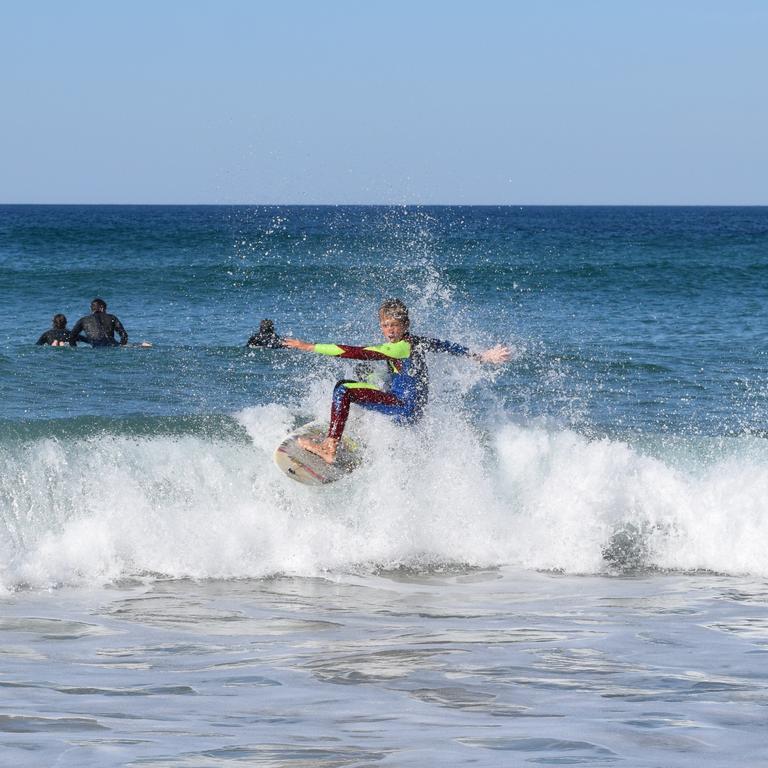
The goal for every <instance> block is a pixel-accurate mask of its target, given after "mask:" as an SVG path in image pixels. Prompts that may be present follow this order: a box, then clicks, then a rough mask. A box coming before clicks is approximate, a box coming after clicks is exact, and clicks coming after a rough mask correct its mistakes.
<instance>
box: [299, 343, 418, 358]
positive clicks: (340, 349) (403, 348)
mask: <svg viewBox="0 0 768 768" xmlns="http://www.w3.org/2000/svg"><path fill="white" fill-rule="evenodd" d="M314 351H315V352H317V354H318V355H330V356H332V357H349V358H352V359H354V360H405V359H406V358H408V357H410V355H411V344H410V342H409V341H406V340H405V339H403V340H402V341H396V342H394V343H393V344H390V343H386V344H372V345H371V346H369V347H352V346H349V345H348V344H315V345H314Z"/></svg>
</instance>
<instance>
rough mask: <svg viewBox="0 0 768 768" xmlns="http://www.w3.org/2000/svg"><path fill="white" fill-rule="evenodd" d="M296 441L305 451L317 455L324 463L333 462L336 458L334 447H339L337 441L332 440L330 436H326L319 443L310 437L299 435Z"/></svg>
mask: <svg viewBox="0 0 768 768" xmlns="http://www.w3.org/2000/svg"><path fill="white" fill-rule="evenodd" d="M298 443H299V445H300V446H301V447H302V448H303V449H304V450H305V451H309V452H310V453H314V454H315V455H316V456H319V457H320V458H321V459H323V461H325V462H326V464H333V461H334V459H335V458H336V449H337V448H338V447H339V441H338V440H334V439H333V438H332V437H326V438H325V440H323V441H322V442H319V443H318V442H316V441H315V440H312V438H310V437H300V438H299V439H298Z"/></svg>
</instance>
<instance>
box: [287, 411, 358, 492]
mask: <svg viewBox="0 0 768 768" xmlns="http://www.w3.org/2000/svg"><path fill="white" fill-rule="evenodd" d="M327 433H328V425H327V424H323V423H322V422H319V421H313V422H311V423H309V424H305V425H304V426H303V427H301V428H299V429H297V430H296V431H295V432H291V434H290V435H288V437H286V438H285V440H283V442H282V443H280V445H278V446H277V448H276V449H275V456H274V458H275V464H277V466H278V467H279V468H280V469H281V470H282V471H283V472H284V473H285V474H286V475H288V477H290V478H291V479H292V480H296V481H297V482H299V483H303V484H304V485H328V484H329V483H335V482H336V481H337V480H341V479H342V478H343V477H347V476H348V475H349V474H350V472H354V470H356V469H357V468H358V467H359V466H360V465H361V464H362V462H363V445H362V443H360V442H359V441H357V440H355V439H354V438H352V437H349V436H347V435H344V437H342V438H341V443H339V449H338V451H337V453H336V460H335V461H334V462H333V464H329V463H328V462H327V461H325V460H324V459H321V458H320V457H319V456H317V455H315V454H314V453H310V452H309V451H307V450H305V449H304V448H302V447H301V446H300V445H299V443H298V439H299V438H300V437H309V438H310V439H313V440H322V439H323V438H324V437H325V436H326V434H327Z"/></svg>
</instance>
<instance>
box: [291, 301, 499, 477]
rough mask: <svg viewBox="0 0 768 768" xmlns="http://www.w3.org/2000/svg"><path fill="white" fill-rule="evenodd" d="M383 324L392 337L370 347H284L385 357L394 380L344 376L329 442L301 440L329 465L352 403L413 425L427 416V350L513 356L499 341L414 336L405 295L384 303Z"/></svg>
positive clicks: (491, 358)
mask: <svg viewBox="0 0 768 768" xmlns="http://www.w3.org/2000/svg"><path fill="white" fill-rule="evenodd" d="M379 326H380V327H381V332H382V333H383V334H384V338H385V339H386V341H385V342H384V344H375V345H371V346H367V347H353V346H349V345H347V344H311V343H309V342H306V341H301V340H300V339H293V338H286V339H283V345H284V346H286V347H290V348H291V349H299V350H302V351H304V352H316V353H317V354H320V355H331V356H333V357H344V358H352V359H354V360H385V361H386V362H387V365H388V366H389V370H390V373H391V380H390V385H389V391H384V390H383V389H381V388H380V387H378V386H376V385H375V384H373V383H370V382H367V381H350V380H342V381H338V382H337V383H336V386H335V387H334V389H333V398H332V401H331V423H330V426H329V427H328V435H327V437H326V438H325V439H324V440H321V441H319V442H318V441H315V440H312V439H310V438H307V437H305V438H300V439H299V445H300V446H301V447H302V448H304V449H305V450H307V451H310V452H311V453H314V454H317V455H318V456H320V457H321V458H323V459H324V460H325V461H326V462H328V463H329V464H332V463H333V461H334V459H335V458H336V450H337V448H338V445H339V441H340V440H341V436H342V434H343V432H344V426H345V425H346V422H347V417H348V415H349V407H350V405H351V404H352V403H356V404H357V405H360V406H362V407H363V408H367V409H369V410H373V411H378V412H379V413H384V414H386V415H388V416H392V417H393V418H394V419H395V420H396V421H398V422H399V423H402V424H413V423H415V422H416V421H418V419H419V418H420V417H421V415H422V413H423V411H424V407H425V406H426V404H427V398H428V396H429V373H428V370H427V363H426V359H425V352H447V353H448V354H450V355H457V356H463V357H471V358H473V359H474V360H477V361H478V362H481V363H493V364H498V363H504V362H506V361H507V360H509V356H510V351H509V349H508V348H507V347H505V346H502V345H500V344H497V345H496V346H495V347H491V348H490V349H487V350H485V351H484V352H470V350H469V349H468V348H467V347H464V346H461V345H460V344H454V343H453V342H450V341H441V340H439V339H430V338H425V337H423V336H412V335H411V333H410V319H409V317H408V308H407V307H406V305H405V304H404V303H403V302H402V301H400V299H387V300H386V301H385V302H384V303H383V304H382V305H381V307H379Z"/></svg>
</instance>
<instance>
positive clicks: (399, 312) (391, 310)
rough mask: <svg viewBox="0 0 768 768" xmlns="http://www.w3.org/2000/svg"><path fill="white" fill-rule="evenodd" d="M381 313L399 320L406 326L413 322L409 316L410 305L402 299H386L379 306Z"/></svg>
mask: <svg viewBox="0 0 768 768" xmlns="http://www.w3.org/2000/svg"><path fill="white" fill-rule="evenodd" d="M379 315H383V316H384V317H391V318H392V319H393V320H399V321H400V322H401V323H402V324H403V325H404V326H405V327H406V328H407V327H408V326H409V325H410V324H411V320H410V318H409V317H408V307H406V306H405V304H404V303H403V302H402V301H400V299H386V301H383V302H382V303H381V306H380V307H379Z"/></svg>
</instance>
